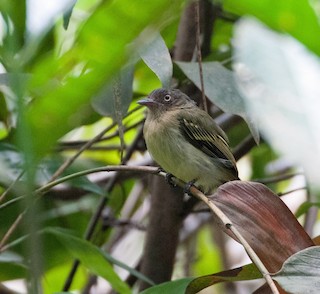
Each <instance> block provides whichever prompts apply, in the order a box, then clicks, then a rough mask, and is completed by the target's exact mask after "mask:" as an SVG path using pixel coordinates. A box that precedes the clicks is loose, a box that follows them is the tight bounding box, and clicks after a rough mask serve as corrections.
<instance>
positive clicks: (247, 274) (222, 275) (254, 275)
mask: <svg viewBox="0 0 320 294" xmlns="http://www.w3.org/2000/svg"><path fill="white" fill-rule="evenodd" d="M260 278H262V274H261V273H260V272H259V270H258V269H257V267H256V266H255V265H254V264H253V263H251V264H247V265H245V266H242V267H239V268H235V269H231V270H227V271H223V272H219V273H216V274H211V275H206V276H202V277H198V278H195V279H194V280H192V281H191V282H190V284H189V285H188V287H187V290H186V294H194V293H198V292H199V291H201V290H202V289H204V288H207V287H209V286H212V285H214V284H217V283H221V282H234V281H245V280H254V279H260Z"/></svg>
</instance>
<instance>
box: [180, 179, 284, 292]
mask: <svg viewBox="0 0 320 294" xmlns="http://www.w3.org/2000/svg"><path fill="white" fill-rule="evenodd" d="M174 180H175V183H176V184H178V185H179V186H183V187H184V186H185V185H186V184H185V183H184V182H182V181H180V180H178V179H174ZM190 192H191V193H192V195H194V196H195V197H196V198H198V199H199V200H201V201H202V202H204V203H205V204H206V205H207V206H208V207H209V208H210V209H211V211H212V212H213V213H214V214H215V215H216V216H217V217H218V218H219V219H220V220H221V222H222V223H223V224H224V226H225V227H226V229H227V230H230V231H231V232H232V233H233V234H234V235H235V236H236V237H237V239H238V241H239V242H240V243H241V244H242V246H243V247H244V248H245V250H246V251H247V254H248V255H249V257H250V258H251V260H252V261H253V263H254V264H255V265H256V266H257V268H258V269H259V271H260V272H261V274H262V275H263V277H264V279H265V280H266V282H267V283H268V285H269V286H270V289H271V291H272V293H274V294H278V293H279V291H278V289H277V287H276V285H275V283H274V281H273V280H272V278H271V276H270V273H269V272H268V270H267V269H266V267H265V266H264V264H263V263H262V262H261V260H260V258H259V257H258V255H257V254H256V253H255V252H254V251H253V249H252V248H251V246H250V245H249V243H248V242H247V241H246V240H245V239H244V238H243V236H242V235H241V233H240V232H239V231H238V229H237V228H236V227H235V226H234V225H233V224H232V222H231V220H230V219H229V218H228V216H227V215H225V214H224V212H223V211H222V210H221V209H220V208H219V207H217V206H216V205H215V204H214V203H213V201H212V200H211V199H210V198H208V197H207V196H206V195H204V194H203V193H202V192H201V191H199V190H198V189H197V188H196V187H194V186H192V187H191V188H190Z"/></svg>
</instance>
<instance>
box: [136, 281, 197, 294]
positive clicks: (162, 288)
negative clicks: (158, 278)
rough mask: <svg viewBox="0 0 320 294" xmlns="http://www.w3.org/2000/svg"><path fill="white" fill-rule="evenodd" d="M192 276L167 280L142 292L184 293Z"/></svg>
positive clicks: (147, 293) (143, 293)
mask: <svg viewBox="0 0 320 294" xmlns="http://www.w3.org/2000/svg"><path fill="white" fill-rule="evenodd" d="M191 280H192V278H185V279H180V280H176V281H171V282H166V283H162V284H159V285H157V286H153V287H150V288H148V289H146V290H144V291H142V292H141V293H140V294H163V293H166V294H184V293H185V291H186V288H187V286H188V284H189V282H190V281H191Z"/></svg>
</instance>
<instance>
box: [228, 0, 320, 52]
mask: <svg viewBox="0 0 320 294" xmlns="http://www.w3.org/2000/svg"><path fill="white" fill-rule="evenodd" d="M310 2H311V1H308V0H299V1H295V0H259V1H256V0H241V1H238V0H226V1H223V4H224V8H225V9H227V10H229V11H231V12H233V13H237V14H243V15H248V14H251V15H253V16H255V17H257V18H258V19H260V20H261V21H262V22H264V23H265V24H267V25H268V26H270V27H271V28H273V29H275V30H278V31H280V32H285V33H288V34H290V35H292V36H293V37H295V38H296V39H297V40H299V41H300V42H301V43H303V44H304V45H306V47H308V48H309V49H310V50H312V51H313V52H315V53H316V54H318V55H320V43H319V42H318V40H317V38H315V36H319V35H320V25H319V19H318V17H317V15H316V12H315V10H314V9H313V8H312V6H311V3H310Z"/></svg>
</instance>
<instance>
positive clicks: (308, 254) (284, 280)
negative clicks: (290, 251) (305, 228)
mask: <svg viewBox="0 0 320 294" xmlns="http://www.w3.org/2000/svg"><path fill="white" fill-rule="evenodd" d="M319 277H320V247H319V246H317V247H310V248H307V249H304V250H301V251H299V252H297V253H296V254H294V255H292V256H291V257H289V258H288V259H287V260H286V261H285V263H284V264H283V266H282V268H281V270H280V271H279V272H277V273H276V274H274V275H273V276H272V278H273V279H274V280H276V281H277V282H278V283H279V284H280V285H281V287H282V288H283V289H285V290H286V291H288V292H290V293H318V292H319Z"/></svg>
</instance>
